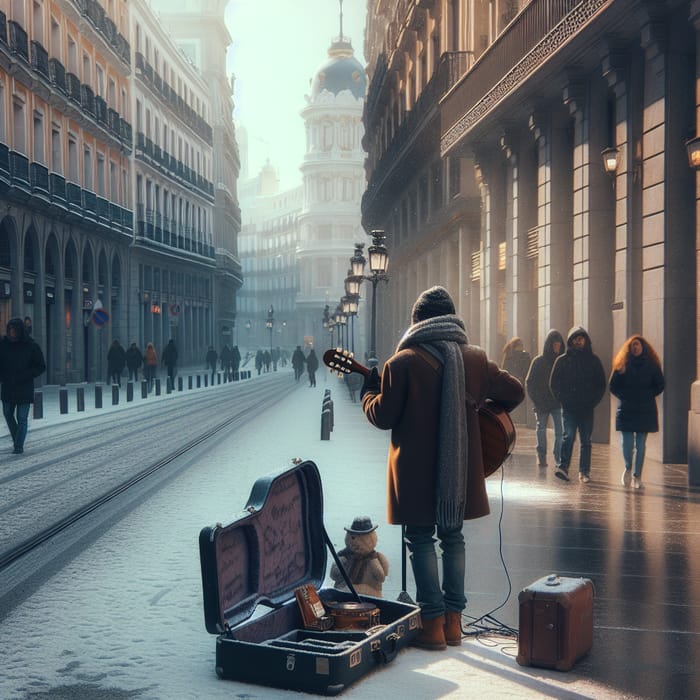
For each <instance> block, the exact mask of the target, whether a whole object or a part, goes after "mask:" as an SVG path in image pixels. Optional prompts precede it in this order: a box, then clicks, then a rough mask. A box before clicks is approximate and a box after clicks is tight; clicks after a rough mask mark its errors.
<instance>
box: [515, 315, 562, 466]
mask: <svg viewBox="0 0 700 700" xmlns="http://www.w3.org/2000/svg"><path fill="white" fill-rule="evenodd" d="M563 352H564V338H563V337H562V334H561V333H560V332H559V331H558V330H556V329H554V328H553V329H552V330H550V331H549V333H547V337H546V338H545V341H544V346H543V348H542V354H541V355H537V357H536V358H535V359H534V360H533V361H532V364H531V365H530V369H529V371H528V373H527V376H526V377H525V388H526V389H527V393H528V396H529V397H530V401H532V405H533V406H534V408H535V419H536V421H537V423H536V430H535V435H536V438H537V448H536V449H537V466H539V467H546V466H547V423H548V422H549V419H550V418H551V419H552V426H553V428H554V450H553V455H554V467H555V469H558V468H559V466H560V465H561V440H562V433H563V430H564V428H563V423H562V418H561V404H560V403H559V402H558V401H557V400H556V399H555V398H554V395H553V394H552V391H551V390H550V388H549V376H550V375H551V374H552V367H554V362H555V360H556V359H557V357H559V355H561V354H562V353H563Z"/></svg>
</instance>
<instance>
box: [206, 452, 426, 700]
mask: <svg viewBox="0 0 700 700" xmlns="http://www.w3.org/2000/svg"><path fill="white" fill-rule="evenodd" d="M402 534H403V533H402ZM328 547H330V548H331V551H332V552H333V555H334V557H336V563H337V564H340V561H339V559H337V555H336V554H335V550H333V549H332V544H331V542H330V539H329V538H328V535H327V533H326V531H325V527H324V524H323V491H322V486H321V478H320V474H319V472H318V468H317V467H316V465H315V464H314V463H313V462H311V461H305V462H301V463H300V464H296V465H295V466H293V467H292V468H289V469H286V470H284V471H281V472H278V473H276V474H272V475H270V476H266V477H263V478H260V479H258V480H257V481H256V482H255V484H254V485H253V488H252V490H251V494H250V497H249V499H248V502H247V503H246V505H245V506H244V508H243V511H242V512H241V513H240V514H239V516H238V517H237V518H235V519H234V520H233V521H232V522H231V523H229V524H228V525H222V524H217V525H215V526H213V527H205V528H203V529H202V531H201V532H200V535H199V552H200V562H201V570H202V589H203V599H204V620H205V626H206V629H207V631H208V632H210V633H211V634H215V635H217V637H216V664H215V667H216V673H217V674H218V675H219V676H220V677H221V678H225V679H230V680H237V681H241V682H244V683H255V684H260V685H268V686H275V687H279V688H287V689H290V690H299V691H305V692H311V693H319V694H323V695H335V694H337V693H339V692H341V691H342V690H343V689H344V688H346V687H347V686H348V685H350V684H351V683H353V682H354V681H356V680H358V679H359V678H361V677H362V676H364V675H365V674H367V673H368V672H370V671H371V670H373V669H375V668H377V667H378V666H381V665H383V664H385V663H388V662H390V661H391V660H392V659H393V658H394V657H395V656H396V654H397V653H398V652H399V651H400V650H401V649H402V648H404V647H405V646H407V645H408V644H409V643H410V642H411V640H412V639H413V638H414V637H415V636H416V635H417V634H418V631H419V629H420V625H421V623H420V609H419V608H418V607H417V606H416V605H415V604H413V603H412V601H411V602H402V601H401V600H399V601H389V600H384V599H383V598H375V597H372V596H359V595H358V594H357V593H356V592H355V591H354V588H352V584H350V586H349V588H350V589H351V590H350V591H349V592H348V591H340V590H337V589H335V588H322V585H323V581H324V579H325V574H326V564H327V548H328ZM404 557H405V553H404ZM339 568H340V569H341V571H343V568H342V565H340V566H339ZM403 568H404V574H403V578H404V580H403V581H402V584H403V588H404V592H405V587H406V585H405V558H404V560H403ZM346 582H347V583H349V580H347V581H346ZM308 584H311V585H312V586H313V587H314V589H316V590H317V591H318V596H319V598H320V601H321V603H323V605H324V606H325V607H326V608H327V609H329V608H332V606H333V605H337V604H338V603H341V604H342V603H344V602H361V603H372V604H373V606H371V607H373V608H374V607H376V608H377V609H378V615H379V624H376V625H374V626H372V627H370V628H368V629H353V628H350V629H333V628H331V629H326V630H319V629H308V628H305V626H304V621H303V618H302V611H301V609H300V606H299V604H298V603H297V600H296V595H295V591H298V590H300V589H303V588H306V587H307V586H308ZM406 595H408V594H406ZM409 601H410V598H409ZM264 608H267V609H268V610H267V612H264Z"/></svg>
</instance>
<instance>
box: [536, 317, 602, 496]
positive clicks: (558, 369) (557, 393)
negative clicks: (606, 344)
mask: <svg viewBox="0 0 700 700" xmlns="http://www.w3.org/2000/svg"><path fill="white" fill-rule="evenodd" d="M549 388H550V390H551V392H552V395H553V396H554V398H555V399H556V400H557V401H559V403H560V404H561V407H562V419H563V421H564V435H563V438H562V444H561V464H560V465H559V468H558V469H557V470H556V472H554V473H555V475H556V476H557V477H558V478H559V479H562V481H568V480H569V464H570V462H571V453H572V451H573V447H574V439H575V438H576V431H577V430H578V435H579V441H580V443H581V451H580V455H579V466H578V470H579V474H578V478H579V481H580V482H582V483H584V484H587V483H588V482H589V481H590V480H591V477H590V474H591V436H592V434H593V411H594V409H595V407H596V406H597V405H598V404H599V403H600V400H601V399H602V398H603V395H604V394H605V389H606V388H607V378H606V376H605V371H604V370H603V365H602V363H601V361H600V358H599V357H598V356H597V355H595V354H594V353H593V348H592V346H591V339H590V337H589V335H588V331H586V329H585V328H584V327H583V326H575V327H574V328H572V329H571V330H570V331H569V335H568V337H567V339H566V352H565V353H564V354H563V355H560V356H559V357H558V358H557V359H556V361H555V362H554V367H553V368H552V374H551V376H550V378H549Z"/></svg>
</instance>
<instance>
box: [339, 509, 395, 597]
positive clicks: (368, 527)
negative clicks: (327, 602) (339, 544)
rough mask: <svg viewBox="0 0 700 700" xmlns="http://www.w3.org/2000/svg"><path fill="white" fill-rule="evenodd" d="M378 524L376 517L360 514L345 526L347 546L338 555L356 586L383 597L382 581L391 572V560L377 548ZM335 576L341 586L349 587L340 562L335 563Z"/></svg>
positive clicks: (343, 587)
mask: <svg viewBox="0 0 700 700" xmlns="http://www.w3.org/2000/svg"><path fill="white" fill-rule="evenodd" d="M376 529H377V525H372V520H371V519H370V518H368V517H366V516H360V517H357V518H355V519H354V520H353V521H352V525H351V526H350V527H346V528H345V548H344V549H341V550H340V551H339V552H338V558H339V559H340V562H341V563H342V565H343V568H344V569H345V571H346V572H347V574H348V578H349V579H350V581H351V583H352V584H353V586H354V587H355V590H356V591H357V592H358V593H360V594H363V595H370V596H375V597H376V598H381V597H382V584H383V583H384V580H385V579H386V577H387V574H388V573H389V561H388V560H387V558H386V557H385V556H384V555H383V554H382V553H381V552H377V551H376V550H375V547H376V546H377V533H376V532H375V530H376ZM330 575H331V578H332V579H333V581H334V582H335V588H337V589H338V590H347V586H346V585H345V580H344V579H343V575H342V574H341V573H340V569H339V568H338V566H337V565H336V564H333V566H332V567H331V574H330Z"/></svg>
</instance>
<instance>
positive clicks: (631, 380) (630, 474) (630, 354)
mask: <svg viewBox="0 0 700 700" xmlns="http://www.w3.org/2000/svg"><path fill="white" fill-rule="evenodd" d="M663 390H664V375H663V371H662V370H661V361H660V360H659V356H658V355H657V354H656V351H655V350H654V348H653V347H652V346H651V344H650V343H649V341H648V340H646V339H645V338H644V337H642V336H641V335H633V336H631V337H629V338H628V339H627V340H626V341H625V342H624V343H623V345H622V347H621V348H620V350H619V351H618V353H617V355H616V356H615V359H614V360H613V370H612V375H611V376H610V393H611V394H613V395H614V396H616V397H617V398H618V399H620V405H619V406H618V407H617V413H616V415H615V429H616V430H618V431H619V432H620V433H621V434H622V456H623V458H624V460H625V471H624V472H622V479H621V481H622V485H623V486H629V485H630V481H631V483H632V486H633V487H634V488H635V489H640V488H642V467H643V466H644V452H645V447H646V440H647V433H656V432H658V430H659V416H658V412H657V408H656V397H657V396H658V395H659V394H660V393H661V392H662V391H663ZM633 452H634V469H633V468H632V466H633V462H632V454H633Z"/></svg>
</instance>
